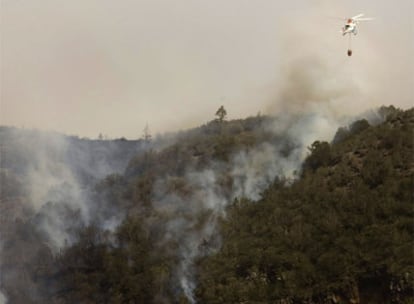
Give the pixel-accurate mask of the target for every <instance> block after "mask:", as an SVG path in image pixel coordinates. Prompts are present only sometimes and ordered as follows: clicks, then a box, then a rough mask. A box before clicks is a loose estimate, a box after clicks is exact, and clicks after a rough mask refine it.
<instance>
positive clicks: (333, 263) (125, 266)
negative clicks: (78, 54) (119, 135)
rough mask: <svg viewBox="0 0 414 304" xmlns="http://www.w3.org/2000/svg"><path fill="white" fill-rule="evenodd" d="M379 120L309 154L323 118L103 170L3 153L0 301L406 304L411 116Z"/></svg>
mask: <svg viewBox="0 0 414 304" xmlns="http://www.w3.org/2000/svg"><path fill="white" fill-rule="evenodd" d="M379 114H380V115H379V116H378V117H381V119H383V118H384V119H385V120H384V121H382V122H381V123H379V124H376V125H370V123H369V122H368V121H367V120H358V121H356V122H354V123H353V124H351V125H350V126H349V127H343V128H340V129H338V131H337V132H336V135H335V137H334V139H333V141H332V142H330V143H328V142H324V141H315V142H313V141H312V142H313V143H312V142H309V138H311V136H310V135H309V134H311V135H312V134H313V133H315V134H316V132H314V128H315V125H318V126H319V125H320V124H315V123H314V122H315V121H316V120H318V119H320V117H318V116H316V115H308V116H304V117H299V116H298V117H294V118H291V119H289V120H288V119H286V118H283V117H280V118H272V117H267V116H256V117H250V118H247V119H242V120H233V121H226V120H224V119H217V120H213V121H211V122H209V123H207V124H205V125H203V126H201V127H199V128H196V129H192V130H188V131H185V132H180V133H178V134H176V135H174V136H171V137H168V138H164V139H162V140H156V141H154V142H152V143H151V144H150V143H145V144H144V143H142V142H138V143H132V142H129V143H128V142H125V141H120V142H118V143H114V144H115V147H118V148H116V149H115V150H111V151H115V152H111V153H110V154H108V152H102V153H101V154H99V151H109V150H106V149H105V148H103V147H104V145H105V143H104V142H99V141H98V142H95V143H91V142H87V141H85V142H82V145H83V146H82V147H83V149H81V150H82V151H84V150H85V147H88V149H90V151H92V152H91V153H90V154H84V153H78V152H76V151H78V150H72V151H75V152H72V153H68V151H71V150H70V148H69V149H68V147H70V146H71V145H72V144H73V143H70V142H68V141H67V140H65V141H64V144H63V145H62V144H61V143H59V144H57V145H52V146H47V145H46V147H49V149H47V151H42V150H41V151H40V152H39V153H40V155H41V156H42V157H41V156H36V154H34V157H35V159H36V161H35V162H33V161H31V160H30V157H29V158H28V159H27V157H28V155H30V154H28V153H26V152H25V153H23V154H19V153H21V152H19V151H21V149H20V148H19V149H15V150H13V147H12V146H7V143H10V140H11V138H15V137H16V135H13V136H11V137H9V139H8V141H6V140H4V137H3V138H2V153H3V151H6V154H5V155H6V156H7V157H6V158H3V159H2V162H1V169H2V171H1V173H2V179H1V186H2V189H1V201H0V210H1V217H2V218H1V225H0V232H1V238H0V242H1V243H0V246H1V251H0V274H1V277H0V289H1V291H2V292H3V293H4V294H5V297H6V298H7V299H8V301H9V303H17V304H20V303H280V304H282V303H309V304H310V303H315V304H319V303H361V304H365V303H413V287H412V286H413V283H414V280H413V275H414V267H413V249H412V246H413V230H414V229H413V227H414V226H413V220H414V217H413V211H414V210H413V201H412V198H413V197H412V189H413V173H414V165H413V159H412V154H413V126H414V110H413V109H411V110H407V111H402V110H397V109H395V108H393V107H389V108H382V109H381V110H380V111H379ZM332 133H335V130H333V132H332ZM3 136H4V135H3ZM59 141H60V139H59ZM108 144H109V143H107V145H108ZM117 144H121V145H124V146H123V147H124V148H123V149H121V148H119V147H120V146H118V145H117ZM32 145H33V142H32ZM109 145H112V143H110V144H109ZM26 146H27V145H26V144H25V147H26ZM41 146H42V147H43V145H41ZM28 147H30V145H29V146H28ZM50 147H52V148H50ZM53 147H54V148H53ZM93 147H95V148H93ZM101 148H102V150H101ZM4 149H6V150H4ZM62 149H63V150H64V151H65V153H63V154H62V153H61V152H62ZM15 151H18V152H19V153H15ZM29 151H30V150H29ZM35 151H37V150H35ZM47 153H49V154H47ZM44 154H47V155H54V157H55V159H54V160H55V161H54V162H52V163H50V162H48V161H45V160H44V157H43V156H44ZM97 154H99V155H106V158H105V157H103V156H102V158H101V160H105V161H104V162H107V161H108V162H112V163H113V164H114V165H111V166H109V165H108V166H107V167H105V170H106V171H105V174H104V176H105V175H106V176H105V177H104V176H102V175H93V174H92V173H93V172H94V169H95V168H98V169H97V170H99V168H100V165H101V164H103V163H104V162H100V161H99V158H98V159H97V158H96V155H97ZM21 155H23V156H24V157H22V156H21ZM62 155H64V156H65V157H64V159H61V158H62ZM108 155H110V156H108ZM306 155H307V157H306V158H305V156H306ZM80 156H82V157H80ZM121 160H122V161H121ZM118 161H119V162H118ZM94 162H95V163H94ZM52 164H53V165H52ZM86 164H89V166H86ZM91 164H92V165H91ZM31 166H35V167H36V166H37V167H36V168H32V167H31ZM122 166H123V167H122ZM38 167H40V169H41V170H39V168H38ZM121 167H122V169H120V168H121ZM29 169H30V170H29ZM101 169H102V168H101ZM27 172H29V173H30V174H27ZM39 172H40V173H41V174H40V173H39ZM45 172H46V173H47V174H45ZM102 172H103V171H102ZM109 173H111V174H109ZM46 177H47V178H46ZM35 181H36V183H34V182H35ZM29 184H30V185H29ZM45 184H46V185H50V186H51V187H48V188H47V189H46V190H45V191H43V192H41V193H40V194H39V193H38V191H33V189H35V187H34V186H36V185H45ZM36 189H37V188H36ZM34 197H36V198H38V199H37V200H34V199H33V198H34Z"/></svg>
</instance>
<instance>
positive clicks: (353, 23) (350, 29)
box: [341, 14, 373, 56]
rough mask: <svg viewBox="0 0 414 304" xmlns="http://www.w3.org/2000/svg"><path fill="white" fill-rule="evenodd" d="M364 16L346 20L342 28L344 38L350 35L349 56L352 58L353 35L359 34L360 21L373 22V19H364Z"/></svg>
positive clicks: (360, 15)
mask: <svg viewBox="0 0 414 304" xmlns="http://www.w3.org/2000/svg"><path fill="white" fill-rule="evenodd" d="M363 16H364V14H358V15H356V16H354V17H351V18H344V19H345V20H346V23H345V25H344V26H343V27H342V31H341V33H342V36H345V35H346V34H349V48H348V52H347V54H348V56H352V49H351V34H354V35H356V34H357V33H358V31H357V24H358V23H359V22H360V21H369V20H373V18H362V17H363Z"/></svg>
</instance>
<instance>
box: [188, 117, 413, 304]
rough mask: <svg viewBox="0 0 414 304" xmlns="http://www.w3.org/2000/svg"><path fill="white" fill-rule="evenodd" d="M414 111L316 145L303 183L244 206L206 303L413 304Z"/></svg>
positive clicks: (357, 126)
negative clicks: (333, 140) (413, 190)
mask: <svg viewBox="0 0 414 304" xmlns="http://www.w3.org/2000/svg"><path fill="white" fill-rule="evenodd" d="M413 127H414V110H413V109H411V110H408V111H405V112H401V111H396V112H393V113H392V115H389V117H388V118H387V120H386V121H385V122H384V123H382V124H380V125H378V126H370V125H369V124H368V122H367V121H364V120H362V121H358V122H356V123H354V124H353V125H352V126H351V127H350V128H349V129H340V130H339V131H338V133H337V136H336V138H335V143H334V144H329V143H326V142H315V143H314V144H313V145H312V146H311V147H310V152H311V154H310V155H309V157H308V158H307V159H306V161H305V163H304V166H303V172H302V174H301V178H300V179H298V180H297V181H295V182H294V183H293V184H291V185H290V186H288V187H286V186H285V181H283V180H278V181H276V182H275V183H274V184H273V185H272V186H271V187H270V188H269V189H268V190H267V191H266V192H265V193H264V195H263V198H262V199H261V200H260V201H258V202H255V203H253V202H250V201H248V200H236V201H235V202H234V203H233V204H232V205H231V206H230V207H229V208H228V213H227V217H226V218H225V219H223V220H222V223H221V225H220V232H221V235H222V236H223V246H222V247H221V249H220V251H219V252H217V253H216V254H213V255H211V256H209V257H206V258H204V259H200V260H199V276H198V280H199V287H198V288H197V291H196V293H197V298H198V299H199V302H200V303H362V304H365V303H377V304H378V303H412V302H413V301H414V299H413V283H414V263H413V262H414V261H413V249H412V248H413V240H414V238H413V237H414V234H413V233H414V231H413V227H414V226H413V220H414V209H413V196H412V195H413V193H412V189H413V173H414V163H413V141H412V138H413V137H412V136H413Z"/></svg>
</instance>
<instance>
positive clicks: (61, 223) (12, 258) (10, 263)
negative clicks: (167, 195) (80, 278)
mask: <svg viewBox="0 0 414 304" xmlns="http://www.w3.org/2000/svg"><path fill="white" fill-rule="evenodd" d="M0 142H1V151H0V152H1V162H0V174H1V176H0V178H1V180H0V182H1V185H0V186H1V187H0V188H1V191H0V199H1V200H0V210H1V213H0V244H4V242H8V244H9V245H8V246H7V248H6V247H3V248H2V247H0V275H1V276H0V287H1V286H4V287H3V288H4V290H6V287H5V286H6V285H7V288H8V290H10V288H12V289H13V290H15V291H16V290H20V291H24V292H25V293H27V294H28V297H29V299H37V298H39V294H38V292H37V291H36V290H35V287H34V285H33V284H32V283H31V282H30V279H19V272H21V271H24V267H29V266H30V263H31V259H37V257H36V254H38V252H39V254H40V252H49V253H56V252H58V251H59V250H60V249H62V248H64V247H65V246H67V245H70V244H72V243H73V242H74V241H76V237H77V236H76V233H75V232H76V231H77V229H78V228H79V227H82V226H87V225H90V224H92V223H93V224H94V225H98V226H99V227H100V228H102V229H104V230H106V231H114V230H115V229H116V227H117V226H118V225H119V224H120V223H121V222H122V220H123V216H124V211H123V210H120V209H118V208H116V207H114V206H111V204H110V202H106V201H105V198H104V196H100V197H99V198H100V199H99V200H98V199H97V197H96V194H95V191H94V186H95V184H96V183H97V182H98V181H99V180H100V179H102V178H104V177H105V176H107V175H109V174H113V173H121V174H122V173H123V171H124V170H125V167H126V165H127V163H128V161H129V159H130V158H131V157H132V155H135V154H136V153H138V151H140V149H142V148H143V146H142V144H141V142H139V141H124V140H115V141H101V140H98V141H92V140H84V139H79V138H76V137H68V136H64V135H61V134H57V133H49V132H48V133H46V132H39V131H35V130H22V129H15V128H7V127H1V128H0ZM21 227H26V228H21ZM29 227H32V228H29ZM19 229H20V230H19ZM22 229H24V230H23V232H22V233H25V235H27V234H29V235H31V238H27V237H25V239H22V240H20V239H19V237H20V236H18V235H17V233H21V232H18V231H21V230H22ZM30 230H31V231H30ZM21 248H24V252H26V253H25V254H24V255H22V256H20V252H21ZM15 251H16V252H17V253H18V254H16V253H15ZM29 252H30V254H29ZM49 253H48V254H49ZM44 258H45V259H46V258H47V257H46V256H45V257H44ZM23 264H24V265H28V266H24V265H23ZM25 278H26V277H25ZM25 284H26V286H24V285H25ZM27 285H32V287H30V288H29V287H28V286H27ZM17 292H19V291H17ZM1 299H5V295H4V294H3V293H2V294H1V296H0V300H1ZM3 301H5V300H3Z"/></svg>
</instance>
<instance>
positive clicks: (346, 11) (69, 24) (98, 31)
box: [0, 0, 414, 138]
mask: <svg viewBox="0 0 414 304" xmlns="http://www.w3.org/2000/svg"><path fill="white" fill-rule="evenodd" d="M0 1H1V27H0V31H1V33H0V34H1V87H0V89H1V100H0V102H1V104H0V124H2V125H15V126H25V127H27V128H40V129H47V130H55V131H60V132H64V133H66V134H76V135H79V136H89V137H96V136H97V135H98V134H99V133H103V134H107V135H108V136H110V137H121V136H125V137H128V138H136V137H139V136H141V135H142V130H143V129H144V127H145V124H146V123H147V122H148V124H149V126H150V129H151V130H152V131H153V132H154V133H156V132H165V131H172V130H179V129H183V128H188V127H192V126H196V125H200V124H202V123H205V122H207V121H208V120H211V119H213V118H214V113H215V111H216V110H217V108H218V107H219V106H220V105H221V104H223V105H224V106H225V108H226V109H227V112H228V114H229V118H239V117H245V116H248V115H255V114H256V113H258V112H259V111H260V112H262V113H266V112H269V111H273V112H278V111H281V110H283V109H285V108H286V106H285V105H286V104H290V103H298V104H306V103H308V102H313V101H315V100H316V99H319V98H322V99H326V101H327V102H328V103H330V106H334V107H336V108H337V110H338V111H341V112H342V111H343V112H352V111H354V112H357V111H360V110H365V109H367V108H370V107H372V106H376V105H378V106H379V105H382V104H394V105H398V106H400V107H403V108H408V107H409V106H411V105H412V103H413V92H414V91H413V87H414V76H413V73H414V64H413V54H414V46H413V45H414V42H413V40H414V38H413V37H414V30H413V19H414V1H412V0H399V1H389V0H369V1H368V0H358V1H357V0H352V1H332V0H330V1H328V0H326V1H322V0H321V1H316V0H313V1H311V0H308V1H305V0H296V1H295V0H293V1H280V0H255V1H253V0H208V1H202V0H148V1H143V0H116V1H115V0H69V1H62V0H36V1H35V0H31V1H29V0H0ZM360 12H363V13H365V14H366V15H367V16H373V17H375V20H374V21H371V22H367V23H364V24H360V28H359V33H358V35H357V36H356V37H354V38H353V41H352V47H353V49H354V54H353V56H352V57H351V58H348V57H347V56H346V49H347V47H348V40H347V38H344V37H342V36H341V34H340V33H339V31H340V28H341V26H342V24H341V21H340V20H337V19H335V18H332V17H334V16H338V17H342V16H343V17H347V16H352V15H356V14H358V13H360ZM310 79H311V80H312V81H310ZM304 87H306V90H305V91H303V88H304ZM312 99H314V100H312Z"/></svg>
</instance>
